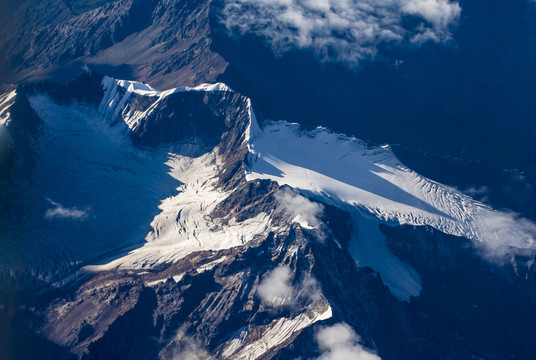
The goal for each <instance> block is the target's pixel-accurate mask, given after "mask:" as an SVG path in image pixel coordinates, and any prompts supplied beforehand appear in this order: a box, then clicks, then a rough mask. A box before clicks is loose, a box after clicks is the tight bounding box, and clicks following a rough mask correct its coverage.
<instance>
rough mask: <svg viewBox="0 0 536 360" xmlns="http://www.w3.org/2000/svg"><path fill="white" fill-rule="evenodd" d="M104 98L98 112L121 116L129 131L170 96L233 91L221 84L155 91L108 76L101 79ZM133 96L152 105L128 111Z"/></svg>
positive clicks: (110, 116) (106, 116)
mask: <svg viewBox="0 0 536 360" xmlns="http://www.w3.org/2000/svg"><path fill="white" fill-rule="evenodd" d="M102 88H103V90H104V97H103V99H102V101H101V103H100V105H99V112H100V113H101V114H102V115H103V116H104V117H105V118H108V119H115V118H117V117H118V116H119V115H121V117H122V119H123V120H124V122H125V123H126V124H127V126H128V127H129V129H131V130H135V129H136V128H137V127H138V125H139V124H140V121H141V120H142V119H143V118H145V117H147V116H148V115H149V114H151V112H152V111H153V110H154V109H155V108H157V107H158V104H159V103H160V102H161V101H162V100H163V99H164V98H166V97H168V96H169V95H171V94H175V93H180V92H189V91H200V92H215V91H223V92H232V91H233V90H232V89H231V88H230V87H228V86H227V85H225V84H223V83H216V84H201V85H199V86H196V87H188V86H184V87H177V88H173V89H169V90H165V91H158V90H155V89H154V88H153V87H151V86H150V85H148V84H144V83H142V82H138V81H130V80H116V79H114V78H111V77H109V76H105V77H104V78H103V79H102ZM133 95H139V96H144V97H148V98H150V99H151V100H152V101H153V103H152V104H151V106H149V107H148V108H147V109H143V110H140V109H130V108H129V106H128V104H129V102H130V100H131V98H132V96H133Z"/></svg>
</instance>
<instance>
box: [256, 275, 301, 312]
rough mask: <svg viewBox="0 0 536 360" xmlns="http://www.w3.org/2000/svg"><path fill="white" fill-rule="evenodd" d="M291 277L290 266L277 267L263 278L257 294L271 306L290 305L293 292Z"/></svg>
mask: <svg viewBox="0 0 536 360" xmlns="http://www.w3.org/2000/svg"><path fill="white" fill-rule="evenodd" d="M291 277H292V274H291V271H290V268H289V267H288V266H281V267H278V268H275V269H274V270H272V271H270V272H269V273H268V275H267V276H265V277H264V278H263V279H262V281H261V283H260V284H259V287H258V288H257V294H258V295H259V297H260V298H261V300H262V301H263V302H264V303H266V304H268V305H270V306H276V307H277V306H282V305H289V304H290V303H292V293H293V289H292V286H291V284H290V281H291Z"/></svg>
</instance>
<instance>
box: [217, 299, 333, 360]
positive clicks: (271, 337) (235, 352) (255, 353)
mask: <svg viewBox="0 0 536 360" xmlns="http://www.w3.org/2000/svg"><path fill="white" fill-rule="evenodd" d="M331 316H332V310H331V307H328V308H327V309H325V310H323V311H322V312H314V311H310V312H304V313H301V314H299V315H298V316H296V317H295V318H280V319H277V320H274V321H273V322H272V323H271V324H270V325H269V327H268V329H267V330H265V331H264V332H263V333H262V336H261V337H260V338H259V339H258V340H256V341H253V342H251V343H249V344H247V345H245V338H246V336H247V335H248V331H243V333H242V334H240V336H239V337H237V338H235V339H232V340H229V341H228V342H227V343H226V345H225V347H224V350H223V352H222V356H223V358H224V359H235V360H255V359H259V358H261V357H262V356H263V355H264V354H266V353H267V352H268V351H270V350H273V349H275V348H276V347H277V346H279V345H281V344H284V343H285V341H287V340H289V339H290V338H291V337H292V336H293V335H295V334H299V333H300V332H301V331H302V330H303V329H305V328H306V327H308V326H311V325H312V324H314V323H316V322H318V321H322V320H327V319H329V318H331ZM244 345H245V346H244Z"/></svg>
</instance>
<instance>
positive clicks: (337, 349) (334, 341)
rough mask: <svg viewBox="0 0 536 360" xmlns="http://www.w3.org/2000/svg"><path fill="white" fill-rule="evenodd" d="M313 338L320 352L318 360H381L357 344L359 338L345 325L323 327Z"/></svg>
mask: <svg viewBox="0 0 536 360" xmlns="http://www.w3.org/2000/svg"><path fill="white" fill-rule="evenodd" d="M315 338H316V341H317V342H318V346H319V347H320V350H321V351H322V355H321V356H320V357H319V358H318V360H381V359H380V357H379V356H378V355H376V354H375V353H373V352H371V351H370V350H368V349H366V348H364V347H363V346H361V345H360V344H359V341H360V340H361V338H360V337H359V335H357V334H356V333H355V332H354V330H353V329H352V328H351V327H350V326H348V324H346V323H338V324H335V325H333V326H330V327H323V328H321V329H320V330H318V331H317V332H316V334H315Z"/></svg>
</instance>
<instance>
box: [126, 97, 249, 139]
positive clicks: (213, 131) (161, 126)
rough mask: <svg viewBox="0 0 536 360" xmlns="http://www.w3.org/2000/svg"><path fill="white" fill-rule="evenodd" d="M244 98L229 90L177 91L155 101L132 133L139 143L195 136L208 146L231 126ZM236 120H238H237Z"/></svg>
mask: <svg viewBox="0 0 536 360" xmlns="http://www.w3.org/2000/svg"><path fill="white" fill-rule="evenodd" d="M245 103H246V98H245V97H243V96H241V95H239V94H236V93H230V92H223V91H222V92H188V93H186V92H178V93H175V94H171V95H169V96H167V97H166V98H165V99H163V100H162V101H160V102H159V104H158V111H153V112H151V114H150V115H149V116H147V117H146V118H145V119H144V120H143V122H142V123H141V124H140V126H138V127H137V128H136V129H135V130H134V131H133V133H132V135H131V137H132V141H133V142H134V144H136V145H139V146H151V147H155V146H159V145H165V144H172V143H176V142H178V141H180V140H183V139H188V138H192V139H193V138H198V139H203V140H204V141H205V142H206V146H207V147H208V148H214V147H215V146H216V145H218V144H219V143H220V140H221V136H222V134H224V133H225V132H227V131H230V130H231V129H232V128H234V127H238V128H240V126H241V125H242V123H243V121H244V120H247V119H246V118H242V119H240V116H241V114H242V113H243V112H244V109H245V107H246V104H245ZM238 119H240V120H241V121H237V120H238Z"/></svg>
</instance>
